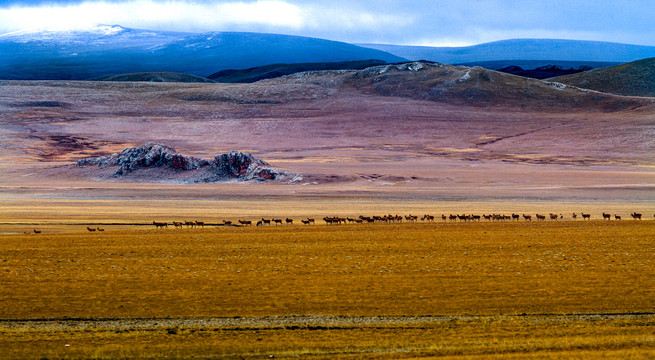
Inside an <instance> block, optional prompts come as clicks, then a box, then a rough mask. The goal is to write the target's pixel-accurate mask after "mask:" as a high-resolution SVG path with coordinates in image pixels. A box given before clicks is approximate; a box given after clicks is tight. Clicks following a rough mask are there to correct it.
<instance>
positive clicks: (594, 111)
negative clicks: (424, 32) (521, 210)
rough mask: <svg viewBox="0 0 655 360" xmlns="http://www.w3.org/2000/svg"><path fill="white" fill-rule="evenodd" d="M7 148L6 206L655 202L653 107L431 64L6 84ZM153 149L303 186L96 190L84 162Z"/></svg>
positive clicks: (107, 185)
mask: <svg viewBox="0 0 655 360" xmlns="http://www.w3.org/2000/svg"><path fill="white" fill-rule="evenodd" d="M0 139H1V140H0V173H1V174H2V175H1V176H0V198H2V199H4V200H7V199H10V200H12V199H13V200H15V199H43V198H57V199H64V200H65V199H137V200H138V199H141V200H143V199H149V200H158V199H167V200H170V199H203V200H224V199H259V200H262V201H266V200H269V199H271V198H292V199H310V200H311V199H314V200H317V199H349V200H353V199H355V200H356V199H381V200H389V201H449V200H466V201H474V200H475V201H498V200H502V201H509V200H512V201H557V202H567V201H576V202H587V201H597V202H604V201H614V202H617V201H618V202H628V203H636V204H641V207H640V208H638V209H635V210H643V211H652V210H653V203H654V201H655V170H654V166H655V140H654V139H655V99H653V98H643V97H642V98H638V97H625V96H616V95H609V94H604V93H599V92H594V91H588V90H581V89H578V88H574V87H565V86H563V85H561V84H557V83H548V82H542V81H538V80H531V79H526V78H521V77H516V76H511V75H507V74H502V73H498V72H494V71H489V70H484V69H481V68H467V67H453V66H448V65H434V64H430V63H410V64H405V65H400V66H381V67H374V68H369V69H366V70H362V71H340V72H316V73H300V74H296V75H291V76H287V77H283V78H278V79H271V80H265V81H260V82H257V83H252V84H202V83H193V84H185V83H138V82H111V83H108V82H75V81H4V82H0ZM147 142H157V143H162V144H166V145H169V146H172V147H173V148H175V150H177V151H178V152H179V153H182V154H186V155H190V156H195V157H201V158H207V159H210V158H213V157H214V156H216V155H218V154H222V153H228V152H230V151H233V150H237V151H242V152H247V153H251V154H252V155H253V156H256V157H257V158H259V159H262V160H264V161H266V162H268V163H270V164H271V165H272V166H273V167H275V168H277V169H280V170H282V171H287V172H291V173H299V174H301V175H302V179H296V181H294V182H292V183H283V182H267V183H262V182H252V181H251V182H247V183H245V184H238V183H234V182H231V183H214V184H199V185H179V184H166V183H161V182H150V181H148V180H149V179H152V178H153V177H157V176H158V175H157V173H156V172H154V173H153V172H152V171H150V172H149V173H144V174H146V175H144V176H143V177H142V178H138V177H136V178H134V177H133V178H131V179H127V180H126V179H120V178H115V179H109V180H102V181H101V180H99V175H98V174H99V173H98V171H99V169H98V168H97V167H93V166H91V167H89V166H87V167H75V166H74V164H75V163H76V161H78V160H79V159H82V158H86V157H91V156H100V155H108V154H111V153H115V152H119V151H121V150H123V149H124V148H127V147H132V146H139V145H143V144H145V143H147ZM581 210H584V209H581ZM625 215H627V213H626V214H624V216H625ZM649 216H650V217H651V218H652V214H650V215H649Z"/></svg>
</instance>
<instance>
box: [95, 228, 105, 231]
mask: <svg viewBox="0 0 655 360" xmlns="http://www.w3.org/2000/svg"><path fill="white" fill-rule="evenodd" d="M97 229H98V231H105V229H101V228H99V227H98V228H97Z"/></svg>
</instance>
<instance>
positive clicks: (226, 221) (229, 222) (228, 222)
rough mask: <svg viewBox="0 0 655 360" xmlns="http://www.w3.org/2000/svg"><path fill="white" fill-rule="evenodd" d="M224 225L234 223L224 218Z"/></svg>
mask: <svg viewBox="0 0 655 360" xmlns="http://www.w3.org/2000/svg"><path fill="white" fill-rule="evenodd" d="M223 225H225V226H230V225H232V222H231V221H230V220H223Z"/></svg>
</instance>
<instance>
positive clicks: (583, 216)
mask: <svg viewBox="0 0 655 360" xmlns="http://www.w3.org/2000/svg"><path fill="white" fill-rule="evenodd" d="M580 215H582V220H585V219H587V220H591V214H585V213H580Z"/></svg>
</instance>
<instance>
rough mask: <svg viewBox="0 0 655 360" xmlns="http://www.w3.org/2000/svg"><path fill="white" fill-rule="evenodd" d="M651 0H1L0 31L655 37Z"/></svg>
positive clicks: (419, 40)
mask: <svg viewBox="0 0 655 360" xmlns="http://www.w3.org/2000/svg"><path fill="white" fill-rule="evenodd" d="M653 19H655V1H654V0H632V1H615V0H600V1H599V0H593V1H591V0H546V1H541V0H539V1H537V0H523V1H521V0H468V1H457V0H448V1H442V0H433V1H426V0H414V1H411V0H404V1H397V0H376V1H373V0H366V1H357V0H314V1H310V0H260V1H246V0H241V1H239V0H195V1H187V0H122V1H96V0H0V33H7V32H12V31H18V30H25V29H37V28H42V29H69V28H84V27H89V26H91V25H93V24H111V25H113V24H118V25H123V26H126V27H132V28H141V29H153V30H174V31H191V32H204V31H253V32H270V33H280V34H291V35H302V36H312V37H319V38H325V39H330V40H339V41H346V42H353V43H365V42H370V43H387V44H405V45H433V46H460V45H472V44H478V43H483V42H489V41H495V40H502V39H510V38H560V39H578V40H599V41H611V42H622V43H631V44H640V45H652V46H655V25H654V24H655V20H653Z"/></svg>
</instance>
